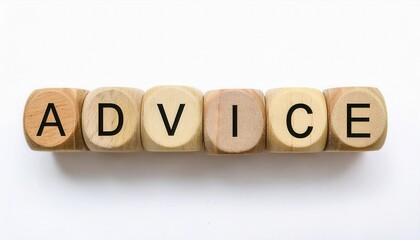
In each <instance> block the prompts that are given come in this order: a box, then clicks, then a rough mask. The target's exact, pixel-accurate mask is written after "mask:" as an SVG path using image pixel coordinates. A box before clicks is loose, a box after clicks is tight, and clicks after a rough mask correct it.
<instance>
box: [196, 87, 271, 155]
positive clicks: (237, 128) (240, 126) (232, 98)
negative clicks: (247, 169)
mask: <svg viewBox="0 0 420 240" xmlns="http://www.w3.org/2000/svg"><path fill="white" fill-rule="evenodd" d="M265 132H266V118H265V106H264V94H263V93H262V92H261V91H260V90H253V89H224V90H214V91H209V92H207V93H206V94H205V96H204V144H205V148H206V151H207V153H209V154H241V153H258V152H261V151H263V150H264V148H265Z"/></svg>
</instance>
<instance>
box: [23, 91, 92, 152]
mask: <svg viewBox="0 0 420 240" xmlns="http://www.w3.org/2000/svg"><path fill="white" fill-rule="evenodd" d="M88 92H89V91H87V90H83V89H75V88H46V89H38V90H35V91H33V92H32V94H31V95H30V96H29V98H28V100H27V102H26V105H25V110H24V115H23V127H24V133H25V138H26V141H27V143H28V145H29V147H30V148H31V149H33V150H40V151H84V150H87V147H86V145H85V143H84V141H83V136H82V129H81V122H80V116H81V113H82V105H83V100H84V98H85V96H86V94H87V93H88Z"/></svg>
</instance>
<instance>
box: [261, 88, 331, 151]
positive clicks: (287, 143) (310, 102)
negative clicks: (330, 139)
mask: <svg viewBox="0 0 420 240" xmlns="http://www.w3.org/2000/svg"><path fill="white" fill-rule="evenodd" d="M265 99H266V112H267V150H268V151H270V152H321V151H324V148H325V145H326V143H327V134H328V122H327V105H326V102H325V98H324V95H323V94H322V92H321V91H319V90H316V89H311V88H277V89H271V90H269V91H268V92H267V93H266V96H265Z"/></svg>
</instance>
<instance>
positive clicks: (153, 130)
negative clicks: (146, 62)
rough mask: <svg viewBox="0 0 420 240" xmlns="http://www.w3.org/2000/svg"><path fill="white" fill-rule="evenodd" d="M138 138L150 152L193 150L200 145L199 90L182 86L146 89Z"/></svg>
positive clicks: (200, 96) (200, 107)
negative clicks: (140, 138)
mask: <svg viewBox="0 0 420 240" xmlns="http://www.w3.org/2000/svg"><path fill="white" fill-rule="evenodd" d="M141 111H142V123H141V130H142V141H143V146H144V149H145V150H147V151H151V152H195V151H200V150H201V149H202V145H203V123H202V119H203V117H202V116H203V94H202V92H201V91H199V90H197V89H195V88H191V87H183V86H158V87H154V88H151V89H150V90H148V91H147V92H146V93H145V95H144V98H143V103H142V108H141Z"/></svg>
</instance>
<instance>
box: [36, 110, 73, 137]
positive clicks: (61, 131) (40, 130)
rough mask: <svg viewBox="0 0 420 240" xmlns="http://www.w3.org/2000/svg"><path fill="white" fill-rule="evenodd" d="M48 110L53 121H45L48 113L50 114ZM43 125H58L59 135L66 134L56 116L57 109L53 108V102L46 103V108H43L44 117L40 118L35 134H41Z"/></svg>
mask: <svg viewBox="0 0 420 240" xmlns="http://www.w3.org/2000/svg"><path fill="white" fill-rule="evenodd" d="M50 110H51V111H52V113H53V116H54V119H55V122H47V119H48V115H49V114H50ZM45 126H56V127H58V131H60V135H61V136H66V134H65V133H64V129H63V125H61V121H60V118H59V117H58V114H57V110H56V109H55V106H54V103H48V105H47V109H46V110H45V113H44V117H43V118H42V122H41V126H39V129H38V133H37V134H36V135H37V136H41V135H42V132H43V131H44V127H45Z"/></svg>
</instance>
